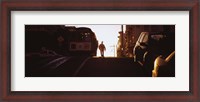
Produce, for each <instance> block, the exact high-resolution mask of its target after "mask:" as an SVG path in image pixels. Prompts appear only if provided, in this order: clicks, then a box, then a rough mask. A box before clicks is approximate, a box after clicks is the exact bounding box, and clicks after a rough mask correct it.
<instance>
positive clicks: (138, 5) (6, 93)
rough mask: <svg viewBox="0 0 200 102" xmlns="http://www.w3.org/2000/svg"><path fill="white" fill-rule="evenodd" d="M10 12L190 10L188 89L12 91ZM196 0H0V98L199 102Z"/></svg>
mask: <svg viewBox="0 0 200 102" xmlns="http://www.w3.org/2000/svg"><path fill="white" fill-rule="evenodd" d="M11 11H97V12H98V11H189V14H190V15H189V16H190V19H189V21H190V22H189V26H190V27H189V29H190V31H189V33H190V34H189V35H190V61H189V62H190V76H189V77H190V78H189V80H190V88H189V91H148V92H147V91H17V92H14V91H11V84H12V83H11V76H12V73H11V56H12V54H11V49H12V48H11V42H12V40H11V25H12V24H11ZM199 27H200V26H199V0H168V1H164V0H132V1H130V0H116V1H113V0H95V1H92V0H85V1H84V3H83V2H82V1H81V0H56V1H55V0H49V1H47V0H36V1H33V0H27V1H25V0H4V1H1V26H0V31H1V37H0V38H1V40H0V45H1V48H0V49H1V50H0V51H1V55H0V57H1V62H0V63H1V71H0V74H1V75H0V95H1V99H0V100H1V101H11V102H15V101H41V102H42V101H72V102H77V101H95V102H97V101H116V102H124V101H144V102H149V101H158V102H161V101H166V102H168V101H172V102H177V101H181V102H198V101H200V94H199V92H200V88H199V84H200V83H199V78H200V74H199V72H200V71H199V41H198V40H199V29H198V28H199Z"/></svg>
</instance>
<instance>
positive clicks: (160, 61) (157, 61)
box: [155, 56, 167, 66]
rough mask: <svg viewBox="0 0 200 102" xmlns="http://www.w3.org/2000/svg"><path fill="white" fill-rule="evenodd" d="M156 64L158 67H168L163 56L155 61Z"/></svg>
mask: <svg viewBox="0 0 200 102" xmlns="http://www.w3.org/2000/svg"><path fill="white" fill-rule="evenodd" d="M155 64H157V65H158V66H163V65H166V64H167V62H166V61H165V59H163V58H162V57H161V56H160V57H157V58H156V60H155Z"/></svg>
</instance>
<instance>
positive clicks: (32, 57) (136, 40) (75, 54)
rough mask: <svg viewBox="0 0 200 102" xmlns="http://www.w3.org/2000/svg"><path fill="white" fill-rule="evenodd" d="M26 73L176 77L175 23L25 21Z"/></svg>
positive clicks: (40, 75) (32, 75) (29, 75)
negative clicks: (33, 22)
mask: <svg viewBox="0 0 200 102" xmlns="http://www.w3.org/2000/svg"><path fill="white" fill-rule="evenodd" d="M24 31H25V77H175V25H126V24H118V25H112V24H110V25H109V24H105V25H102V24H101V25H99V24H91V25H83V24H79V25H69V24H66V25H25V29H24Z"/></svg>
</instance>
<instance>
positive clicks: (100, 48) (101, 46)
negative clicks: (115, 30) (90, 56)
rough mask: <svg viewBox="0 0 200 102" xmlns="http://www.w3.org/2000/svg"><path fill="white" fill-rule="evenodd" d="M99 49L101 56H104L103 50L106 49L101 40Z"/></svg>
mask: <svg viewBox="0 0 200 102" xmlns="http://www.w3.org/2000/svg"><path fill="white" fill-rule="evenodd" d="M99 50H100V53H101V57H104V51H105V50H106V47H105V45H104V44H103V41H102V42H101V44H100V45H99Z"/></svg>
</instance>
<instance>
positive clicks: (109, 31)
mask: <svg viewBox="0 0 200 102" xmlns="http://www.w3.org/2000/svg"><path fill="white" fill-rule="evenodd" d="M70 26H75V27H89V28H91V30H92V31H93V32H94V33H95V34H96V37H97V40H98V42H99V44H100V43H101V41H103V42H104V45H105V47H106V51H105V52H104V56H105V57H115V56H116V45H117V41H118V36H119V33H118V32H119V31H121V25H70ZM97 56H100V51H99V49H98V50H97Z"/></svg>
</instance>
